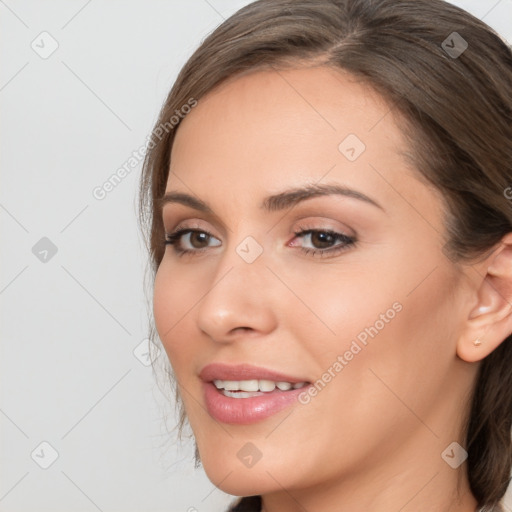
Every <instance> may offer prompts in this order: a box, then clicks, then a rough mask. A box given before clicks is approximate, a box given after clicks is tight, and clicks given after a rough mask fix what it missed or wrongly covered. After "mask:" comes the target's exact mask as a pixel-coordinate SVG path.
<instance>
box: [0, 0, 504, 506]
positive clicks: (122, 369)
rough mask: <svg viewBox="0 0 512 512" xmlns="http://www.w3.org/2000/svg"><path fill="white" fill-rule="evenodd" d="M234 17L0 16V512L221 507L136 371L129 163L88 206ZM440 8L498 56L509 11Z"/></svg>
mask: <svg viewBox="0 0 512 512" xmlns="http://www.w3.org/2000/svg"><path fill="white" fill-rule="evenodd" d="M247 3H249V2H248V1H246V0H208V1H207V0H189V1H187V2H183V1H182V2H179V1H170V0H167V1H164V0H152V1H142V0H123V1H120V0H116V1H109V2H107V1H100V0H88V1H87V0H62V1H53V0H52V1H49V0H48V1H45V2H41V1H35V0H34V1H28V0H23V1H22V0H0V37H1V38H2V41H1V42H2V44H1V46H0V52H1V62H2V65H1V68H0V101H1V115H2V117H1V119H2V124H1V129H2V133H1V138H0V144H1V147H0V159H1V160H0V162H1V171H2V178H1V189H0V223H1V229H2V231H1V232H2V244H1V258H2V259H1V266H0V301H1V313H2V318H1V332H2V340H1V341H2V343H1V345H0V351H1V352H0V364H1V367H0V375H1V388H0V393H1V395H0V400H1V401H0V433H1V437H0V443H1V444H0V454H1V455H0V456H1V459H0V460H1V464H0V510H1V511H9V512H21V511H23V512H25V511H31V512H34V511H37V512H43V511H52V512H61V511H62V512H63V511H67V512H79V511H80V512H81V511H84V512H89V511H91V512H94V511H95V510H100V511H104V512H107V511H112V512H115V511H119V512H121V511H123V512H132V511H133V512H142V511H144V512H156V511H184V512H186V511H189V512H191V511H192V510H193V509H192V508H191V507H193V508H194V509H196V510H197V511H199V512H209V511H211V512H213V511H222V510H224V509H225V507H226V506H227V503H228V502H230V501H231V500H233V497H231V496H228V495H225V494H224V493H222V492H221V491H219V490H218V489H216V488H215V486H213V484H211V483H210V482H209V481H208V479H207V478H206V476H205V475H204V472H203V471H202V470H201V469H197V470H194V468H193V459H192V454H193V450H192V446H193V445H192V443H191V442H190V441H189V442H188V443H184V444H183V445H182V446H181V447H178V446H177V445H176V442H175V435H174V434H173V433H169V432H168V429H169V428H171V427H172V426H173V425H174V415H173V407H172V405H170V404H169V400H168V399H167V398H166V397H165V396H164V395H163V394H162V393H161V391H160V389H159V388H158V386H157V385H156V383H155V377H154V376H153V374H152V371H151V368H150V367H149V366H147V357H146V356H145V355H144V354H145V353H146V346H145V341H144V340H145V338H146V335H147V326H148V306H147V302H146V298H145V295H144V288H143V279H144V267H145V262H146V256H145V254H144V251H143V245H142V241H141V237H140V235H139V233H138V227H137V222H136V194H137V185H138V177H139V174H140V167H141V166H140V164H139V165H136V166H134V167H127V168H129V169H130V171H131V172H129V173H128V174H127V176H126V177H125V178H124V179H123V180H122V181H121V182H120V183H119V184H118V185H117V186H116V187H115V188H114V189H113V190H111V191H110V192H108V193H107V194H106V195H105V197H104V198H103V199H101V200H100V199H97V198H96V197H95V196H94V195H93V191H94V190H95V188H97V187H101V186H102V184H103V183H105V182H106V181H107V180H108V179H109V177H110V176H111V175H112V174H113V173H115V172H116V170H117V169H119V167H121V166H122V165H123V164H125V163H127V162H128V159H129V158H130V156H132V154H133V152H134V151H136V150H138V149H139V148H141V147H142V146H144V144H145V142H146V137H147V136H148V134H149V133H150V131H151V129H152V127H153V123H154V122H155V120H156V117H157V114H158V110H159V108H160V106H161V104H162V101H163V100H164V98H165V96H166V95H167V92H168V90H169V88H170V86H171V84H172V82H173V80H174V78H175V77H176V75H177V73H178V71H179V69H180V66H181V65H182V64H183V63H184V62H185V60H186V59H187V58H188V56H189V55H190V54H191V52H192V51H193V49H194V48H195V47H196V46H197V45H198V44H199V42H200V41H201V40H202V38H203V37H204V36H205V35H206V34H207V33H209V32H210V31H211V30H212V29H213V28H214V27H216V26H217V25H218V24H219V23H220V22H221V21H222V19H223V18H226V17H228V16H229V15H230V14H232V13H233V12H235V11H236V10H237V9H238V8H240V7H242V6H243V5H245V4H247ZM454 3H456V4H457V5H460V6H461V7H464V8H466V9H467V10H469V11H471V12H472V13H474V14H475V15H477V16H478V17H479V18H482V19H484V20H485V21H486V22H487V23H488V24H490V25H491V26H493V27H495V28H496V29H497V30H498V31H499V32H500V33H501V34H502V35H503V36H504V37H506V38H507V39H508V41H512V26H511V23H510V20H511V19H512V0H499V1H497V0H489V1H487V0H486V1H482V0H465V1H457V2H454ZM43 32H46V33H47V34H42V33H43ZM41 34H42V35H41ZM52 45H53V46H56V45H58V47H56V49H55V51H54V52H53V53H52V54H51V55H48V53H50V52H51V50H53V46H52ZM55 251H56V252H55ZM160 355H161V356H162V353H161V354H160ZM160 360H162V357H160ZM43 442H44V443H48V444H41V443H43ZM44 466H48V467H47V469H44ZM511 494H512V493H510V492H509V495H511ZM509 503H512V496H510V499H509Z"/></svg>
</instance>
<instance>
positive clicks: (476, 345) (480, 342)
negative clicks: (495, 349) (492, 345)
mask: <svg viewBox="0 0 512 512" xmlns="http://www.w3.org/2000/svg"><path fill="white" fill-rule="evenodd" d="M481 344H482V341H481V340H480V338H477V339H476V340H475V341H473V345H475V347H479V346H480V345H481Z"/></svg>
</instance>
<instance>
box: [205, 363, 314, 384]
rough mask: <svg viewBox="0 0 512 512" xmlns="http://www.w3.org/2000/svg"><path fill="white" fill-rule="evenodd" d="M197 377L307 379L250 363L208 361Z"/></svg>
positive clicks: (220, 378)
mask: <svg viewBox="0 0 512 512" xmlns="http://www.w3.org/2000/svg"><path fill="white" fill-rule="evenodd" d="M199 377H201V379H202V380H204V381H205V382H211V381H213V380H235V381H236V380H238V381H239V380H254V379H256V380H272V381H274V382H289V383H291V384H295V383H297V382H307V379H301V378H297V377H292V376H290V375H285V374H284V373H280V372H276V371H274V370H268V369H267V368H262V367H259V366H253V365H251V364H224V363H210V364H207V365H206V366H204V367H203V368H202V370H201V372H200V373H199Z"/></svg>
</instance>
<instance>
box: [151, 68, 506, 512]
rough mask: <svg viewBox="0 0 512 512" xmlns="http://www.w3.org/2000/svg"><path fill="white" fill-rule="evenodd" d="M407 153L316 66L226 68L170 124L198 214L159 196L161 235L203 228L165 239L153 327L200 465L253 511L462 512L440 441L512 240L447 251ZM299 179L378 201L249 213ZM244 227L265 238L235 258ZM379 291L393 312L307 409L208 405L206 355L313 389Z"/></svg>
mask: <svg viewBox="0 0 512 512" xmlns="http://www.w3.org/2000/svg"><path fill="white" fill-rule="evenodd" d="M348 134H356V135H357V137H358V138H359V139H360V140H361V141H363V142H364V144H365V146H366V150H365V151H364V152H363V153H362V154H361V155H360V156H359V157H358V158H357V159H356V160H355V161H353V162H351V161H349V160H348V159H347V158H346V157H345V156H344V154H342V152H340V150H339V149H338V146H339V145H340V143H341V142H342V141H343V140H344V139H345V138H346V137H347V135H348ZM407 150H408V148H407V144H406V142H405V140H404V137H403V135H402V133H401V131H400V129H399V128H398V126H397V124H396V119H395V118H394V115H393V113H392V112H390V107H389V106H388V105H387V104H386V102H385V101H384V100H383V99H382V98H381V97H380V96H379V95H377V94H376V93H375V92H374V91H373V90H372V89H371V88H370V87H368V86H365V85H363V84H361V83H358V82H357V81H356V80H355V79H354V78H353V77H351V76H350V75H348V74H345V73H342V72H341V71H337V70H333V69H329V68H327V67H322V66H317V67H297V68H294V69H287V70H280V71H279V72H277V71H274V70H271V71H257V72H253V73H249V74H245V75H242V76H240V77H236V78H234V79H231V80H229V81H228V82H225V83H224V84H222V85H221V86H220V87H218V88H217V89H215V90H214V91H212V92H210V93H209V94H208V95H207V96H205V97H203V98H201V99H200V100H199V104H198V106H197V107H195V108H194V109H193V110H192V112H191V113H190V114H188V116H187V117H186V118H185V119H184V121H183V122H182V123H181V124H180V127H179V130H178V132H177V134H176V139H175V143H174V146H173V149H172V156H171V167H170V174H169V180H168V183H167V188H166V192H171V191H172V192H183V193H187V194H191V195H193V196H195V197H197V198H199V199H201V200H202V201H204V202H206V203H208V205H209V206H210V208H211V209H212V210H213V212H214V214H208V213H204V212H200V211H197V210H195V209H193V208H191V207H189V206H184V205H182V204H177V203H169V204H166V206H165V207H164V211H163V219H164V225H165V229H166V232H167V233H171V232H172V231H174V230H175V228H176V227H189V228H196V229H200V230H201V229H202V230H206V231H207V232H210V233H211V234H212V235H213V238H210V239H206V241H203V242H201V240H199V241H198V240H197V239H195V241H194V239H190V238H189V236H187V235H185V236H183V237H182V238H181V247H184V248H189V249H192V250H196V251H197V250H198V249H199V248H201V247H206V250H205V251H204V252H202V253H199V254H197V253H196V254H193V255H184V256H178V255H177V254H176V253H175V251H174V247H173V246H171V245H168V246H167V248H166V253H165V255H164V257H163V260H162V262H161V264H160V267H159V269H158V272H157V275H156V280H155V287H154V315H155V324H156V327H157V331H158V333H159V335H160V339H161V340H162V343H163V345H164V347H165V350H166V352H167V355H168V357H169V360H170V362H171V365H172V367H173V370H174V372H175V376H176V379H177V381H178V385H179V391H180V394H181V397H182V399H183V402H184V405H185V410H186V413H187V417H188V420H189V422H190V425H191V427H192V430H193V432H194V436H195V439H196V442H197V446H198V448H199V452H200V456H201V461H202V463H203V466H204V469H205V471H206V473H207V475H208V477H209V478H210V480H211V481H212V482H213V483H214V484H216V485H218V487H219V488H220V489H222V490H223V491H225V492H227V493H230V494H234V495H237V496H243V495H253V494H262V495H263V502H264V510H265V511H266V512H278V511H279V512H291V511H299V510H301V511H302V510H307V511H309V512H320V511H322V512H325V511H350V512H363V511H364V512H377V511H378V512H388V511H389V512H396V511H398V510H400V511H401V512H427V511H429V512H431V511H432V510H436V511H440V512H441V511H446V512H448V511H450V512H474V511H475V510H476V508H477V502H476V500H475V499H474V497H473V495H472V494H471V492H470V490H469V486H468V482H467V477H466V465H467V463H463V464H462V465H460V466H459V467H458V468H456V469H453V468H452V467H450V466H449V465H448V464H447V463H446V462H445V461H444V460H443V458H442V457H441V454H442V453H443V452H444V450H445V449H446V448H447V447H448V446H449V445H450V444H451V443H452V442H454V441H457V442H458V443H459V444H460V445H462V446H463V445H464V436H463V434H462V431H463V428H464V424H465V419H464V414H465V413H466V404H467V403H468V402H467V400H468V397H469V393H470V391H471V389H472V386H473V383H474V381H475V377H476V373H477V370H478V367H479V361H480V360H481V359H482V358H483V357H485V356H486V355H488V353H490V352H491V351H492V350H493V349H494V348H496V346H498V345H499V343H500V342H501V341H502V340H503V339H504V337H505V336H506V335H507V334H508V333H510V332H511V331H512V321H511V315H510V311H509V310H510V306H509V305H508V301H510V299H511V298H512V297H511V295H512V294H511V289H512V286H511V282H512V278H511V276H510V270H509V269H511V268H512V264H511V262H512V257H511V250H510V242H511V240H510V239H509V238H506V239H504V242H503V244H500V245H499V247H497V248H496V249H495V250H494V251H493V252H492V254H491V255H490V256H489V257H487V258H486V259H485V260H483V261H481V262H480V263H478V264H476V265H473V266H462V265H456V264H454V263H453V262H451V261H449V260H448V259H447V257H446V256H445V254H444V253H443V252H442V245H443V239H442V235H443V234H444V226H443V218H442V205H441V198H440V195H439V192H438V191H436V190H434V189H433V188H430V187H428V186H427V185H426V184H425V183H423V182H422V181H420V180H419V179H418V178H417V174H416V172H415V170H414V169H413V168H411V164H410V163H408V161H407V160H406V158H405V157H404V156H403V153H404V152H406V151H407ZM311 183H318V184H324V183H337V184H340V185H345V186H347V187H349V188H351V189H355V190H357V191H360V192H362V193H363V194H365V195H367V196H369V197H371V198H372V199H373V200H374V201H376V202H378V203H379V204H380V205H381V206H382V209H380V208H378V207H376V206H374V205H372V204H369V203H366V202H364V201H361V200H358V199H355V198H351V197H345V196H339V195H331V196H324V197H316V198H310V199H308V200H306V201H304V202H301V203H299V204H297V205H296V206H294V207H293V208H288V209H286V210H284V211H274V212H265V211H263V210H262V209H261V208H260V207H259V205H260V203H261V202H262V201H263V199H264V198H265V197H267V196H268V195H271V194H276V193H278V192H281V191H284V190H287V189H291V188H294V187H299V186H303V185H306V184H311ZM179 224H181V226H178V225H179ZM301 228H306V229H317V230H320V231H322V230H326V229H328V230H334V231H336V232H339V233H345V234H347V235H350V236H356V239H357V241H356V244H355V245H353V246H348V247H347V248H346V250H343V251H341V252H340V253H338V254H333V255H330V256H329V255H328V254H327V255H325V256H323V257H322V255H320V254H315V255H312V254H305V253H303V252H302V251H301V247H306V248H315V244H316V248H317V250H318V248H320V249H321V248H322V247H329V245H323V246H322V245H320V244H321V241H320V242H319V241H318V239H316V241H315V240H314V239H311V238H309V237H306V238H300V237H297V236H295V234H294V232H295V231H300V230H301ZM247 236H251V237H253V238H254V239H255V240H256V241H257V242H258V244H259V245H260V246H261V248H262V249H263V253H262V254H261V255H260V256H259V257H258V258H257V259H256V260H255V261H254V262H253V263H250V264H249V263H247V262H245V261H244V260H243V259H242V258H241V257H240V256H239V254H238V253H237V252H236V247H237V246H238V245H239V244H240V243H241V242H242V241H243V240H244V239H245V238H246V237H247ZM191 240H192V241H191ZM191 243H192V244H193V245H191ZM194 244H195V245H194ZM336 244H338V246H340V243H339V242H338V241H337V240H334V242H331V245H330V246H334V245H336ZM393 303H399V304H400V305H401V306H402V308H401V311H400V312H397V313H396V315H394V318H393V319H391V320H389V321H388V322H387V323H385V326H384V328H382V329H381V330H379V332H378V334H377V335H376V336H374V337H373V338H371V337H369V338H368V342H367V345H366V346H363V348H362V350H361V351H360V352H359V353H358V354H357V355H356V356H354V357H353V359H352V360H351V361H349V362H348V364H347V365H346V366H345V367H344V368H343V370H342V371H341V372H338V373H336V376H335V377H334V378H332V379H331V381H330V382H329V383H328V384H327V385H326V386H325V387H324V388H323V389H322V390H321V391H320V392H319V393H318V394H317V396H315V397H314V398H312V399H311V401H310V402H309V403H307V404H306V405H302V404H298V403H297V404H295V405H293V406H292V407H291V408H287V409H285V410H283V411H280V412H279V413H277V414H275V415H273V416H271V417H270V418H267V419H265V420H263V421H260V422H257V423H254V424H251V425H229V424H220V423H219V422H217V421H216V420H214V419H213V418H212V417H211V416H210V415H209V414H208V412H207V411H206V408H205V401H204V398H203V394H202V388H201V380H200V378H199V376H198V374H199V372H200V370H201V368H202V367H203V366H204V365H206V364H207V363H210V362H225V363H233V364H235V363H243V362H249V363H252V364H254V365H257V366H263V367H266V368H269V369H272V370H276V371H280V372H284V373H286V374H289V375H296V376H300V377H303V378H305V379H306V380H308V381H310V382H315V381H316V380H317V379H319V378H321V377H322V375H323V374H324V372H326V371H327V369H328V368H332V366H333V363H334V362H335V361H336V360H337V357H338V355H343V354H344V353H345V352H346V351H347V350H348V349H349V348H350V346H351V343H352V341H353V340H354V339H356V336H357V335H358V334H359V333H361V332H362V331H364V329H365V327H368V326H372V325H374V324H375V322H376V321H377V320H379V318H381V317H380V315H381V314H385V313H386V311H387V310H389V309H390V308H392V305H393ZM477 337H480V338H481V339H483V340H484V343H483V344H482V346H479V347H476V346H475V345H474V344H473V340H474V339H475V338H477ZM249 441H250V442H252V443H253V444H254V445H255V446H256V447H257V448H258V450H259V451H260V452H261V454H262V457H261V459H260V460H259V461H258V462H257V463H256V464H255V465H254V466H252V467H250V468H248V467H246V466H245V465H244V464H243V463H242V462H241V461H240V460H239V458H238V457H237V452H238V451H239V450H240V449H241V448H242V447H243V446H244V445H245V444H246V443H247V442H249Z"/></svg>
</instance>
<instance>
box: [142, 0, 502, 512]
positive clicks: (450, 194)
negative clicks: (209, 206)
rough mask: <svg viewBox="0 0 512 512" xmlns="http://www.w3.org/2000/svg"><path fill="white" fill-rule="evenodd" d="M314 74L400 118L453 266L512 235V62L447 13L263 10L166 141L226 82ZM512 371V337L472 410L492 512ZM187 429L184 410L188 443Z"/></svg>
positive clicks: (405, 8) (154, 180) (407, 2)
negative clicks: (304, 70) (347, 81)
mask: <svg viewBox="0 0 512 512" xmlns="http://www.w3.org/2000/svg"><path fill="white" fill-rule="evenodd" d="M308 62H309V63H315V65H317V64H318V63H321V64H324V65H326V66H331V67H333V68H335V69H342V70H345V71H347V72H349V73H351V74H353V75H355V76H356V77H358V78H360V79H362V80H363V81H365V82H366V83H368V84H369V85H371V86H372V87H373V88H374V89H375V90H377V91H378V92H379V93H380V94H381V95H382V96H383V97H384V98H385V99H386V100H388V102H389V105H390V108H391V109H392V110H393V114H399V115H398V117H399V119H400V120H401V122H402V123H403V124H402V128H403V131H404V134H405V135H406V136H407V137H408V140H409V142H410V148H411V152H410V153H411V155H410V157H411V159H412V160H413V162H414V165H415V168H416V169H417V171H418V174H419V176H420V177H421V178H422V179H423V180H425V181H426V182H428V183H430V184H433V185H434V186H435V187H436V189H438V190H439V191H440V192H441V196H442V198H443V201H444V203H445V206H446V208H445V212H444V213H445V226H446V232H447V235H448V236H447V238H446V240H445V242H446V243H445V245H444V252H445V254H446V255H447V256H448V257H449V258H450V259H451V260H452V261H453V262H455V263H456V262H472V261H475V259H477V258H479V257H482V256H484V255H486V254H487V253H488V252H489V251H490V250H492V249H493V248H494V247H495V246H496V245H497V244H498V243H499V242H500V240H501V238H502V237H503V236H504V235H505V234H506V233H508V232H511V231H512V203H511V201H510V200H509V198H507V197H506V196H507V194H506V193H504V191H505V190H506V189H507V188H508V187H509V186H510V185H511V184H512V54H511V51H510V48H509V47H508V45H507V44H506V43H505V42H504V40H502V39H501V38H500V37H499V36H498V35H497V34H496V33H495V32H494V31H493V30H492V29H491V28H490V27H488V26H487V25H486V24H484V23H483V22H481V21H480V20H478V19H477V18H475V17H473V16H472V15H470V14H469V13H467V12H465V11H463V10H462V9H460V8H458V7H455V6H453V5H451V4H448V3H446V2H444V1H442V0H259V1H256V2H253V3H251V4H250V5H248V6H246V7H244V8H242V9H240V10H239V11H238V12H237V13H235V14H234V15H233V16H231V17H230V18H229V19H227V20H226V21H224V22H223V23H222V24H221V25H220V26H219V27H218V28H217V29H215V30H214V31H213V32H212V33H211V34H210V35H209V36H208V37H207V38H206V39H205V40H204V41H203V42H202V44H201V45H200V47H199V48H198V49H197V50H196V51H195V53H194V54H193V55H192V56H191V57H190V59H189V60H188V61H187V63H186V64H185V66H184V67H183V68H182V70H181V72H180V73H179V76H178V78H177V79H176V81H175V83H174V85H173V87H172V89H171V91H170V93H169V95H168V97H167V99H166V101H165V103H164V105H163V108H162V110H161V113H160V117H159V119H158V121H157V125H156V128H155V131H156V130H157V129H158V127H159V126H162V125H164V124H165V123H167V124H168V122H169V119H170V118H171V117H172V116H173V114H174V112H175V111H176V110H181V109H182V108H183V106H184V105H186V104H187V103H189V102H190V101H191V98H193V99H195V100H200V98H201V97H203V96H204V95H205V94H207V93H208V92H210V91H211V90H212V89H213V88H214V87H216V86H218V85H219V84H221V83H222V82H223V81H224V80H226V79H228V78H231V77H235V76H236V75H239V74H241V73H245V72H251V71H254V70H258V69H262V68H266V67H272V68H274V69H282V68H283V67H285V66H294V65H295V66H296V65H298V63H308ZM178 127H179V124H176V125H175V126H173V127H172V129H169V130H166V133H165V134H162V133H160V132H162V130H160V132H158V133H159V135H158V136H157V137H153V139H152V141H151V143H150V148H149V150H148V152H147V155H146V159H145V162H144V169H143V174H142V177H141V182H140V205H139V206H140V220H141V227H142V230H143V233H145V234H146V235H148V236H147V240H146V243H147V248H148V250H149V253H150V258H151V266H152V273H153V276H154V273H155V272H156V270H157V268H158V266H159V264H160V261H161V259H162V256H163V253H164V249H165V246H164V243H163V241H164V230H163V224H162V218H161V211H160V210H159V208H158V201H157V199H158V198H160V197H161V196H162V195H163V193H164V191H165V187H166V183H167V178H168V173H169V164H170V155H171V148H172V144H173V140H174V136H175V133H176V129H177V128H178ZM162 135H163V136H162ZM154 335H155V331H154V328H152V332H151V336H154ZM511 366H512V345H511V342H510V337H509V338H507V339H506V340H505V341H504V342H503V343H502V344H501V345H500V346H499V347H498V348H497V349H496V350H494V352H493V353H491V354H490V355H489V356H488V357H486V358H485V359H484V360H483V361H482V362H481V366H480V369H479V373H478V377H477V381H476V384H475V388H474V392H473V391H472V395H471V400H470V403H469V404H468V406H469V407H468V409H469V410H468V417H467V422H466V430H465V432H464V433H465V436H466V445H465V448H466V450H467V452H468V454H469V455H468V461H467V470H468V478H469V483H470V487H471V491H472V493H473V494H474V496H475V498H476V499H477V501H478V504H479V507H483V510H485V511H496V510H501V507H500V505H499V502H500V500H501V499H502V497H503V496H504V494H505V492H506V489H507V486H508V483H509V481H510V471H511V466H512V447H511V427H512V371H511ZM176 396H177V399H178V401H179V396H178V395H176ZM184 421H185V413H184V410H183V408H182V405H181V404H180V422H179V426H180V431H181V427H182V426H183V424H184ZM196 459H197V452H196Z"/></svg>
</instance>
